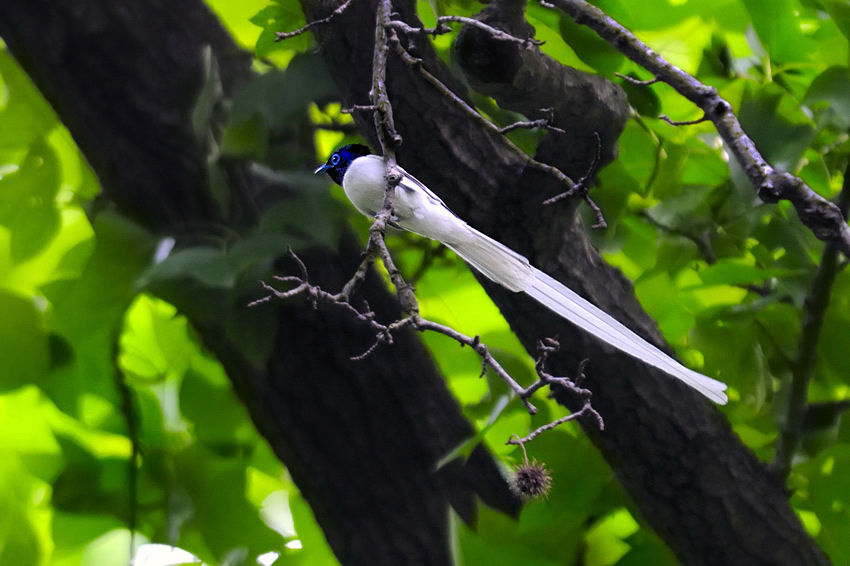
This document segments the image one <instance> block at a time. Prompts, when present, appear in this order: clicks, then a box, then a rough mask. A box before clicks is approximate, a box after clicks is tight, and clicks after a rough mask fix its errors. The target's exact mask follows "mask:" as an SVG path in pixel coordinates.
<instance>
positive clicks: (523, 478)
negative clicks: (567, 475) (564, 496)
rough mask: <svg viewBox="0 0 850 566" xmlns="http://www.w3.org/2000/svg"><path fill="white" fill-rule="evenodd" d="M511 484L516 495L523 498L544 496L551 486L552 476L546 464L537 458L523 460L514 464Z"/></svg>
mask: <svg viewBox="0 0 850 566" xmlns="http://www.w3.org/2000/svg"><path fill="white" fill-rule="evenodd" d="M511 486H512V487H513V489H514V492H515V493H516V494H517V495H519V496H520V497H523V498H525V499H536V498H538V497H546V496H547V495H549V489H550V488H551V487H552V476H551V475H550V474H549V470H547V469H546V466H545V465H544V464H542V463H538V462H537V460H531V461H530V462H529V461H525V462H523V463H522V464H519V465H518V466H514V474H513V478H512V481H511Z"/></svg>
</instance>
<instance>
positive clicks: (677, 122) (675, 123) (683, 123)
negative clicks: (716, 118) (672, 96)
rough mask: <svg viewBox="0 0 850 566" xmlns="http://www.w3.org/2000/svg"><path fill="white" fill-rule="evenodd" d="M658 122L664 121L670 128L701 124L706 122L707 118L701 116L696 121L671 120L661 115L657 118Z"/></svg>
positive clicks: (665, 115)
mask: <svg viewBox="0 0 850 566" xmlns="http://www.w3.org/2000/svg"><path fill="white" fill-rule="evenodd" d="M658 119H659V120H664V121H665V122H667V123H668V124H670V125H671V126H694V125H696V124H702V123H703V122H708V116H707V115H705V114H703V115H702V118H697V119H696V120H673V119H672V118H670V116H668V115H667V114H662V115H661V116H659V117H658Z"/></svg>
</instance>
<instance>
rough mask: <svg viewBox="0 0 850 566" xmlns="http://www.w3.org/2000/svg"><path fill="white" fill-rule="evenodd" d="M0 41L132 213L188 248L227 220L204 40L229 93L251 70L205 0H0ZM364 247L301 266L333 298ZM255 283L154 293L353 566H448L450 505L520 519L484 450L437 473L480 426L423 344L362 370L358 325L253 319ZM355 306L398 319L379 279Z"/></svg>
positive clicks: (337, 316)
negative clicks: (208, 358) (203, 352)
mask: <svg viewBox="0 0 850 566" xmlns="http://www.w3.org/2000/svg"><path fill="white" fill-rule="evenodd" d="M0 37H3V39H4V41H5V42H6V43H7V45H8V47H9V50H10V51H11V52H12V54H13V55H14V56H15V57H16V58H17V60H18V61H19V62H20V63H21V65H22V66H23V67H24V69H25V70H26V71H27V73H29V75H30V76H31V77H32V79H33V81H34V82H35V84H36V85H37V86H38V88H39V89H40V90H41V91H42V92H43V93H44V95H45V96H46V97H47V99H48V100H49V101H50V103H51V104H52V105H53V107H54V108H55V109H56V111H57V112H58V114H59V116H60V118H61V119H62V121H63V122H64V123H65V124H66V125H67V126H68V128H69V129H70V131H71V133H72V134H73V136H74V138H75V139H76V140H77V143H78V144H79V145H80V147H81V149H82V150H83V152H84V154H85V155H86V157H87V158H88V160H89V162H90V163H91V165H92V167H93V168H94V169H95V171H96V173H97V174H98V176H99V177H100V180H101V183H102V186H103V191H104V194H105V195H106V197H107V198H108V200H110V201H112V202H114V203H115V204H116V205H117V206H118V207H119V209H120V211H121V212H122V213H124V214H126V215H127V216H129V217H131V218H133V219H134V220H136V221H137V222H139V223H140V224H142V225H144V226H146V227H147V228H149V229H151V230H152V231H156V232H158V233H162V234H178V235H182V237H181V238H179V241H188V242H191V241H194V240H195V239H196V238H198V237H202V236H203V235H204V233H203V230H204V229H205V227H210V226H213V225H215V224H216V223H222V222H224V221H225V220H226V219H225V218H223V216H224V215H223V214H222V213H221V212H220V211H219V210H218V208H217V207H216V206H215V205H214V204H213V199H212V197H211V196H210V194H211V193H210V190H209V186H208V180H207V176H206V168H205V149H204V148H203V147H202V146H203V144H202V143H199V142H198V141H197V140H196V137H195V135H194V134H193V130H192V122H191V119H190V118H191V113H192V108H193V105H194V103H195V98H196V97H197V96H198V93H199V91H200V89H201V85H202V83H203V77H204V64H203V57H202V52H203V49H204V46H205V45H209V46H210V47H211V49H212V53H213V55H214V56H215V58H216V60H217V62H218V65H219V67H220V71H221V75H222V82H223V87H224V89H225V91H226V92H232V91H233V90H234V89H235V88H236V87H237V86H238V85H239V84H240V83H242V82H244V80H245V79H246V78H247V76H248V68H249V64H250V59H249V58H247V57H246V56H245V54H244V53H241V52H239V51H238V49H237V48H236V46H235V45H234V44H233V42H232V39H231V38H230V36H229V35H228V34H227V33H226V32H225V31H224V30H223V28H222V27H221V25H220V24H219V22H218V21H217V20H216V19H215V17H214V16H213V15H212V14H211V13H210V12H209V11H208V9H207V8H206V6H205V5H204V4H203V3H202V2H200V1H198V0H158V1H156V0H146V1H144V2H135V1H133V2H131V1H122V2H113V1H112V0H88V1H78V2H74V3H70V4H65V3H54V2H50V1H48V0H44V1H41V0H35V1H31V0H27V1H10V2H3V3H2V4H0ZM233 169H234V170H236V171H235V173H237V174H234V175H232V180H233V185H232V186H231V190H232V192H234V193H238V192H240V191H249V190H250V189H251V182H250V181H251V179H250V176H249V175H247V174H246V172H245V170H241V171H240V170H239V166H238V165H236V166H234V167H233ZM239 173H242V174H239ZM280 189H281V188H279V190H280ZM243 200H246V201H249V200H250V195H247V196H243ZM356 241H357V238H355V237H354V236H353V235H351V234H350V233H348V232H345V233H344V235H343V241H342V243H341V244H340V249H339V250H328V249H314V250H312V251H308V252H306V253H304V254H302V256H303V259H304V260H305V261H306V263H307V266H308V268H309V269H310V274H311V277H312V278H313V281H314V282H316V283H320V284H322V285H325V286H327V288H329V289H339V288H340V287H341V285H342V283H343V282H344V280H345V279H346V278H347V277H348V276H349V275H350V274H351V273H353V270H354V269H355V267H356V265H357V263H358V262H359V260H360V254H361V250H359V249H357V248H356V247H354V246H353V245H351V244H346V243H345V242H356ZM282 261H285V260H282ZM286 267H287V269H288V272H289V273H291V272H292V269H293V266H292V265H291V263H290V264H287V265H286ZM251 288H252V290H253V291H254V295H253V296H250V295H248V294H241V293H239V292H237V293H235V294H234V295H232V296H231V295H228V294H225V293H213V292H210V291H209V290H208V289H205V288H201V287H199V286H196V285H193V283H192V282H191V281H188V280H187V281H185V282H183V283H182V284H180V285H158V286H157V287H156V288H154V289H153V291H154V292H158V293H159V294H160V295H161V296H163V297H164V298H165V299H167V300H170V301H171V302H172V303H173V304H175V305H176V306H177V307H178V308H179V309H180V310H181V312H183V313H184V314H186V315H187V316H188V317H189V319H190V320H191V321H192V323H193V324H194V326H195V327H196V328H197V329H198V331H199V333H200V335H201V337H202V339H203V341H204V343H205V344H206V345H207V347H208V348H210V350H211V351H212V352H213V353H214V354H215V355H216V356H217V357H218V358H219V359H220V360H221V362H222V364H223V365H224V367H225V369H226V371H227V373H228V376H229V377H230V379H231V381H232V382H233V385H234V388H235V389H236V391H237V393H238V394H239V396H240V398H241V399H242V400H243V402H244V403H245V405H246V406H247V408H248V411H249V413H250V415H251V417H252V419H253V420H254V422H255V424H256V425H257V427H258V429H259V430H260V432H261V433H262V434H263V436H265V438H266V439H268V441H269V443H270V445H271V446H272V448H273V449H274V450H275V452H276V453H277V455H278V456H279V457H280V458H281V460H282V461H283V462H284V464H286V466H287V468H288V469H289V471H290V473H291V474H292V477H293V479H294V481H295V482H296V484H297V485H298V487H299V489H300V490H301V492H302V494H303V495H304V497H305V499H306V500H307V501H308V503H309V504H310V506H311V508H312V509H313V511H314V513H315V515H316V518H317V520H318V522H319V524H320V526H321V527H322V529H323V531H324V533H325V535H326V537H327V539H328V541H329V543H330V545H331V547H332V549H333V551H334V553H335V554H336V555H337V557H338V558H339V559H340V561H341V562H342V563H344V564H352V565H358V564H362V565H377V564H386V565H398V564H423V565H434V566H443V565H445V564H449V563H451V552H450V533H449V523H448V516H449V512H450V510H449V505H450V503H451V505H452V506H454V508H455V509H456V510H457V511H458V512H460V513H461V515H462V516H464V517H466V518H467V519H472V518H473V517H474V515H475V505H476V503H475V499H474V497H475V496H476V495H477V496H479V497H481V498H482V499H483V500H484V501H487V502H489V503H490V504H491V505H494V506H496V507H498V508H502V509H503V510H505V511H506V512H508V513H511V514H516V513H518V511H519V503H518V501H517V500H516V499H515V498H514V496H513V495H512V494H511V493H510V491H509V488H508V485H507V483H506V481H505V479H504V478H503V477H502V475H501V474H500V471H499V469H498V467H497V465H496V464H495V463H494V461H493V460H492V458H491V457H490V456H489V455H488V454H487V453H486V451H484V450H476V451H475V452H474V453H473V456H472V457H471V458H470V459H469V460H467V462H466V464H461V463H460V462H455V463H451V464H449V465H447V466H445V467H443V468H442V469H441V470H440V472H439V473H436V472H435V471H434V470H435V468H436V465H437V463H438V461H439V460H440V459H441V458H442V457H444V456H445V454H446V453H448V452H449V451H450V450H451V449H452V448H454V447H455V446H457V445H458V444H460V443H461V442H463V441H464V440H465V439H467V438H468V437H469V436H470V435H471V434H472V433H473V430H472V427H471V425H470V424H469V423H468V422H467V421H466V420H465V419H464V418H463V416H462V414H461V412H460V409H459V407H458V405H457V403H456V401H455V400H454V398H453V397H452V396H451V394H450V393H449V392H448V390H447V389H446V386H445V383H444V381H443V379H442V377H441V376H440V374H439V373H438V372H437V368H436V367H435V365H434V363H433V361H432V359H431V357H430V355H429V354H428V352H427V350H426V349H425V348H424V347H423V345H422V343H421V341H420V340H418V337H417V336H415V335H414V334H412V333H403V334H402V335H400V336H398V338H397V344H396V346H395V347H393V348H381V349H379V350H378V351H377V352H375V353H374V354H373V355H372V356H370V357H369V358H367V359H366V360H365V361H361V362H354V361H352V360H351V356H353V355H356V354H359V353H362V352H363V351H365V349H366V348H367V347H368V346H369V344H370V342H371V340H372V338H371V336H370V332H369V331H368V330H367V329H366V328H365V327H364V326H363V325H362V324H360V323H357V322H356V321H354V320H352V319H351V318H350V317H347V316H342V315H341V313H340V312H338V311H334V310H330V311H328V310H325V309H321V308H320V309H319V310H314V309H313V308H312V306H311V305H309V304H307V303H306V302H305V301H303V300H300V299H299V300H295V301H290V302H288V303H286V304H274V305H267V306H264V307H261V308H257V309H253V310H251V311H248V309H247V307H246V305H247V303H248V302H249V301H250V300H252V299H256V298H258V296H259V289H258V288H257V286H256V280H255V281H254V282H251ZM358 298H360V299H365V300H366V301H368V303H369V305H370V306H371V307H372V308H373V309H374V310H375V311H376V312H377V313H378V315H379V316H383V317H384V318H385V319H386V318H389V317H397V316H398V307H397V304H396V301H395V298H394V296H393V295H391V294H390V293H388V292H387V290H386V288H385V287H384V285H383V284H382V283H381V282H380V281H379V279H378V278H377V277H370V278H369V279H367V282H366V283H365V284H364V287H363V289H362V291H361V292H360V294H359V295H358ZM236 319H239V320H242V321H245V320H249V323H248V324H249V325H250V326H251V327H252V329H251V332H250V334H251V336H258V337H260V336H262V337H263V338H265V339H269V340H270V344H269V347H268V348H267V352H269V353H268V354H267V357H266V358H265V359H263V360H257V357H256V354H255V352H252V351H247V350H248V348H246V346H245V343H246V340H245V339H244V338H242V337H240V336H238V335H237V332H234V331H233V328H232V324H233V321H234V320H236ZM243 328H244V327H243ZM143 449H144V447H143Z"/></svg>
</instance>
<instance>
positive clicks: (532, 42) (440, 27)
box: [389, 16, 546, 49]
mask: <svg viewBox="0 0 850 566" xmlns="http://www.w3.org/2000/svg"><path fill="white" fill-rule="evenodd" d="M446 22H456V23H461V24H464V25H468V26H474V27H477V28H479V29H482V30H484V31H486V32H487V33H489V34H490V36H491V37H492V38H493V39H495V40H497V41H509V42H513V43H519V44H520V45H522V46H523V47H525V48H526V49H530V48H531V47H535V46H540V45H543V44H544V43H546V42H545V41H540V40H539V39H534V38H533V37H532V38H525V39H523V38H521V37H516V36H513V35H511V34H509V33H507V32H505V31H502V30H500V29H498V28H494V27H493V26H490V25H487V24H485V23H484V22H482V21H479V20H476V19H474V18H467V17H465V16H440V17H438V18H437V27H433V28H415V27H412V26H409V25H407V24H406V23H405V22H402V21H401V20H393V21H391V22H390V23H389V25H390V26H391V27H394V28H396V29H398V30H401V31H403V32H404V33H421V34H426V35H430V36H432V37H436V36H438V35H442V34H444V33H449V32H450V31H451V28H450V27H449V26H447V25H446Z"/></svg>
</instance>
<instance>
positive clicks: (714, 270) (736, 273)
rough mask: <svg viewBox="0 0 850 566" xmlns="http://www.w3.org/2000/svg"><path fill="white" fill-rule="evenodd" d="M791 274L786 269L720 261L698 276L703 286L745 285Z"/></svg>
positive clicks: (727, 260)
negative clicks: (763, 267)
mask: <svg viewBox="0 0 850 566" xmlns="http://www.w3.org/2000/svg"><path fill="white" fill-rule="evenodd" d="M792 273H795V272H794V271H791V270H788V269H762V268H760V267H756V266H754V265H749V264H746V263H742V262H740V261H737V260H734V259H721V260H719V261H718V262H717V263H715V264H713V265H709V266H708V267H706V268H704V269H701V270H700V271H699V272H698V275H699V278H700V279H701V280H702V282H703V284H705V285H746V284H747V283H759V282H762V281H764V280H765V279H772V278H774V277H785V276H788V275H791V274H792Z"/></svg>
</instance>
